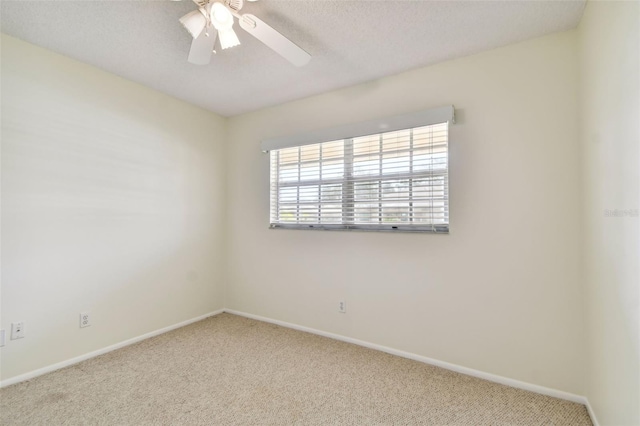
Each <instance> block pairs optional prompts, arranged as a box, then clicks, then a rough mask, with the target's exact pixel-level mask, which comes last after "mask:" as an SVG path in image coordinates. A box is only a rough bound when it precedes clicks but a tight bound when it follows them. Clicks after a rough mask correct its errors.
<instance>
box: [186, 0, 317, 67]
mask: <svg viewBox="0 0 640 426" xmlns="http://www.w3.org/2000/svg"><path fill="white" fill-rule="evenodd" d="M250 1H251V0H250ZM253 1H255V0H253ZM193 2H194V3H195V4H196V5H197V6H198V9H196V10H194V11H193V12H189V13H187V14H186V15H184V16H183V17H182V18H180V23H181V24H182V25H183V26H184V27H185V28H186V29H187V31H188V32H189V34H191V36H192V37H193V41H192V42H191V50H190V51H189V57H188V61H189V62H191V63H192V64H197V65H206V64H208V63H209V62H210V61H211V54H212V53H213V52H214V48H215V44H216V38H219V39H220V47H221V48H222V49H228V48H230V47H233V46H237V45H239V44H240V40H238V36H237V35H236V33H235V31H234V30H233V23H234V19H233V18H234V17H235V18H236V19H237V20H238V23H239V24H240V27H241V28H242V29H243V30H245V31H246V32H248V33H249V34H251V35H252V36H254V37H255V38H257V39H258V40H260V41H261V42H263V43H264V44H266V45H267V46H269V47H270V48H271V49H273V50H274V51H275V52H276V53H278V54H280V55H281V56H282V57H284V58H285V59H286V60H288V61H289V62H291V63H292V64H293V65H295V66H298V67H301V66H303V65H305V64H307V63H308V62H309V60H310V59H311V55H309V54H308V53H307V52H305V51H304V50H302V49H301V48H300V47H298V46H296V45H295V44H294V43H293V42H292V41H291V40H289V39H288V38H286V37H285V36H283V35H282V34H280V33H279V32H278V31H276V30H274V29H273V28H271V27H270V26H269V25H267V24H266V23H265V22H264V21H262V20H261V19H260V18H258V17H256V16H254V15H251V14H249V13H245V14H240V10H241V9H242V6H243V4H244V1H243V0H193Z"/></svg>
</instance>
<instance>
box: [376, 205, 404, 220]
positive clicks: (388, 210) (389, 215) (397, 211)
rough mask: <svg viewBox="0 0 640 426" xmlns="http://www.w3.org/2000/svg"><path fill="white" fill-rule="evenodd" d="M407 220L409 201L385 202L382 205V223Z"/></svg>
mask: <svg viewBox="0 0 640 426" xmlns="http://www.w3.org/2000/svg"><path fill="white" fill-rule="evenodd" d="M409 221H410V214H409V203H385V204H383V205H382V223H396V222H409Z"/></svg>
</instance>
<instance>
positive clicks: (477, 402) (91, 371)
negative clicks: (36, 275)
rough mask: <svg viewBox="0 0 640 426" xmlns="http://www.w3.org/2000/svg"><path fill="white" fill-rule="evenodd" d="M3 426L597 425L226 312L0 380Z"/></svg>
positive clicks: (542, 402) (518, 396)
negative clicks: (24, 378)
mask: <svg viewBox="0 0 640 426" xmlns="http://www.w3.org/2000/svg"><path fill="white" fill-rule="evenodd" d="M0 423H1V424H2V425H44V424H46V425H63V424H64V425H80V424H82V425H93V424H103V425H115V424H117V425H146V424H171V425H200V424H201V425H233V424H237V425H270V424H278V425H289V424H299V425H320V424H322V425H325V424H343V425H372V424H376V425H380V424H394V425H402V424H406V425H413V424H416V425H417V424H420V425H591V422H590V421H589V417H588V414H587V411H586V409H585V407H584V406H582V405H580V404H575V403H571V402H567V401H563V400H560V399H555V398H550V397H547V396H542V395H537V394H535V393H531V392H526V391H522V390H519V389H514V388H510V387H507V386H503V385H498V384H495V383H491V382H487V381H485V380H481V379H476V378H473V377H469V376H465V375H462V374H458V373H453V372H451V371H448V370H443V369H441V368H437V367H433V366H429V365H426V364H422V363H420V362H416V361H411V360H407V359H404V358H400V357H396V356H393V355H388V354H385V353H382V352H378V351H375V350H371V349H366V348H362V347H359V346H355V345H351V344H348V343H343V342H338V341H335V340H331V339H327V338H324V337H319V336H315V335H312V334H307V333H303V332H299V331H294V330H289V329H286V328H283V327H278V326H275V325H271V324H266V323H262V322H258V321H254V320H250V319H246V318H242V317H238V316H234V315H230V314H222V315H218V316H216V317H213V318H209V319H206V320H204V321H200V322H198V323H195V324H192V325H189V326H187V327H184V328H181V329H179V330H175V331H172V332H170V333H167V334H164V335H161V336H158V337H155V338H152V339H149V340H145V341H144V342H141V343H138V344H136V345H133V346H129V347H126V348H124V349H120V350H118V351H115V352H111V353H109V354H106V355H103V356H100V357H98V358H94V359H91V360H89V361H85V362H83V363H81V364H77V365H75V366H72V367H68V368H66V369H63V370H59V371H56V372H53V373H50V374H47V375H45V376H41V377H38V378H35V379H33V380H30V381H28V382H24V383H20V384H17V385H13V386H9V387H7V388H5V389H2V390H0Z"/></svg>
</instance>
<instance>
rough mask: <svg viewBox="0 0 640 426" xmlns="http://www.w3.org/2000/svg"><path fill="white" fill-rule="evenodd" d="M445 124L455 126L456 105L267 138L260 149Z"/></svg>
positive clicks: (265, 149) (266, 149) (269, 149)
mask: <svg viewBox="0 0 640 426" xmlns="http://www.w3.org/2000/svg"><path fill="white" fill-rule="evenodd" d="M445 122H449V123H455V110H454V108H453V105H448V106H444V107H440V108H431V109H428V110H426V111H418V112H412V113H410V114H404V115H397V116H395V117H386V118H381V119H378V120H371V121H364V122H360V123H352V124H345V125H342V126H337V127H329V128H326V129H316V130H312V131H309V132H305V133H300V134H296V135H288V136H280V137H276V138H271V139H265V140H263V141H262V143H261V148H262V151H263V152H269V151H271V150H272V149H282V148H289V147H292V146H303V145H311V144H314V143H321V142H329V141H334V140H338V139H349V138H354V137H357V136H366V135H373V134H376V133H380V132H393V131H395V130H404V129H410V128H412V127H421V126H428V125H431V124H438V123H445Z"/></svg>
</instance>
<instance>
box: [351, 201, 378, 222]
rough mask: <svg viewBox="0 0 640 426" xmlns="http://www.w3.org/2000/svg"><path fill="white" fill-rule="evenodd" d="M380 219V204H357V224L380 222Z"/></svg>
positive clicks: (355, 217) (355, 211) (355, 207)
mask: <svg viewBox="0 0 640 426" xmlns="http://www.w3.org/2000/svg"><path fill="white" fill-rule="evenodd" d="M378 221H379V214H378V204H361V203H356V204H355V206H354V222H355V223H356V224H367V223H378Z"/></svg>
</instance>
